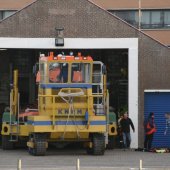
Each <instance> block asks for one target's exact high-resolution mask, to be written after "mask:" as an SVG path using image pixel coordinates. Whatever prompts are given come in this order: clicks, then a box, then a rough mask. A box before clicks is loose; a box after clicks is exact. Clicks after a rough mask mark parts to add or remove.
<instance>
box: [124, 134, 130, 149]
mask: <svg viewBox="0 0 170 170" xmlns="http://www.w3.org/2000/svg"><path fill="white" fill-rule="evenodd" d="M127 142H128V143H127ZM130 143H131V136H130V133H127V132H123V144H124V147H125V148H127V147H130Z"/></svg>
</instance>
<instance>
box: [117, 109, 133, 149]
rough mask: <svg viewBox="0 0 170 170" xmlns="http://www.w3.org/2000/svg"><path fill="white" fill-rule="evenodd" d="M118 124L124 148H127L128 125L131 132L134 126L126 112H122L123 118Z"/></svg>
mask: <svg viewBox="0 0 170 170" xmlns="http://www.w3.org/2000/svg"><path fill="white" fill-rule="evenodd" d="M120 125H121V129H122V134H123V143H124V148H129V147H130V144H131V136H130V126H131V128H132V129H133V132H135V127H134V125H133V122H132V120H131V119H130V118H129V117H128V113H127V112H125V113H124V115H123V119H122V120H121V121H120ZM127 141H128V143H127Z"/></svg>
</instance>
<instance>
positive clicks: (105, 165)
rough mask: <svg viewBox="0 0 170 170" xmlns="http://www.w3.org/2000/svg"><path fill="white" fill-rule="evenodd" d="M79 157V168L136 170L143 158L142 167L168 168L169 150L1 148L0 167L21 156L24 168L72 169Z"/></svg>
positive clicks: (9, 167)
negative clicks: (35, 152) (40, 152)
mask: <svg viewBox="0 0 170 170" xmlns="http://www.w3.org/2000/svg"><path fill="white" fill-rule="evenodd" d="M78 158H79V159H80V167H81V169H80V170H116V169H118V170H130V169H131V170H136V169H139V161H140V159H142V160H143V168H144V169H143V170H170V153H148V152H136V151H131V150H129V151H123V150H120V149H115V150H106V152H105V155H104V156H92V155H87V154H86V152H85V151H84V150H82V149H78V148H72V149H71V148H69V149H60V150H58V149H55V148H50V149H49V150H48V151H47V154H46V156H39V157H36V156H31V155H29V154H28V152H27V149H16V150H11V151H4V150H2V149H0V170H13V169H16V168H17V161H18V159H21V160H22V169H23V170H75V169H76V161H77V159H78Z"/></svg>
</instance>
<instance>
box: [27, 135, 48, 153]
mask: <svg viewBox="0 0 170 170" xmlns="http://www.w3.org/2000/svg"><path fill="white" fill-rule="evenodd" d="M33 142H34V148H28V151H29V153H30V154H31V155H34V156H44V155H45V153H46V150H47V149H46V137H45V135H44V134H40V133H38V134H33Z"/></svg>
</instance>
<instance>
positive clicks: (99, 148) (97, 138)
mask: <svg viewBox="0 0 170 170" xmlns="http://www.w3.org/2000/svg"><path fill="white" fill-rule="evenodd" d="M92 142H93V147H92V153H93V155H104V152H105V137H104V134H101V133H95V134H93V137H92Z"/></svg>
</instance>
